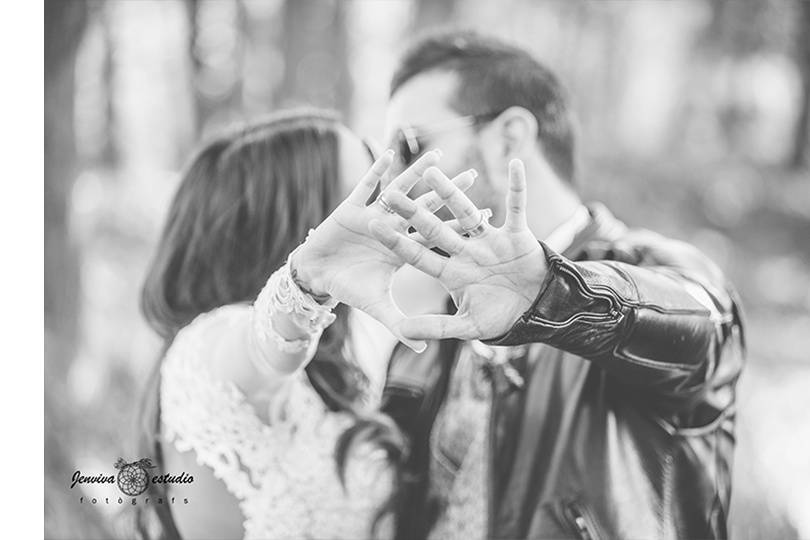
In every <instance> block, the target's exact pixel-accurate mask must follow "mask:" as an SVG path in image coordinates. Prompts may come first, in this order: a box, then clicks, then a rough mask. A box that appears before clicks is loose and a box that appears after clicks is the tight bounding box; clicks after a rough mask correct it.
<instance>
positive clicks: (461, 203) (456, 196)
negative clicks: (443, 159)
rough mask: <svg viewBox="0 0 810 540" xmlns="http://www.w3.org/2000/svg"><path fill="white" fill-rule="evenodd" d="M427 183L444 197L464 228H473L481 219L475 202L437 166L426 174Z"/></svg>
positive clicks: (443, 199) (445, 203) (444, 200)
mask: <svg viewBox="0 0 810 540" xmlns="http://www.w3.org/2000/svg"><path fill="white" fill-rule="evenodd" d="M424 178H425V182H426V183H427V185H428V186H429V187H430V188H432V189H433V191H435V192H436V194H437V195H439V197H440V198H441V199H442V201H443V202H444V205H445V206H447V208H449V209H450V211H451V212H452V213H453V215H454V216H456V218H457V219H458V221H459V223H461V227H462V228H464V229H471V228H473V227H475V226H476V225H478V223H479V222H480V221H481V212H480V211H479V210H478V208H476V206H475V204H473V202H472V201H471V200H470V199H469V198H468V197H467V196H466V195H465V194H464V192H462V191H461V190H460V189H458V188H457V187H456V186H455V185H454V184H453V182H451V181H450V179H449V178H447V176H445V174H444V173H443V172H442V171H440V170H439V169H437V168H436V167H430V168H429V169H428V170H427V171H425V174H424Z"/></svg>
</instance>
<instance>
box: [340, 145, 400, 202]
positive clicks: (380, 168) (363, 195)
mask: <svg viewBox="0 0 810 540" xmlns="http://www.w3.org/2000/svg"><path fill="white" fill-rule="evenodd" d="M393 161H394V151H393V150H390V149H389V150H386V151H385V152H384V153H383V155H381V156H380V157H379V159H377V161H375V162H374V163H373V164H372V165H371V168H370V169H369V170H368V172H366V174H364V175H363V177H362V178H361V179H360V182H358V183H357V185H356V186H355V187H354V189H353V190H352V192H351V193H350V194H349V197H348V200H349V201H351V202H353V203H354V204H359V205H362V204H365V202H366V201H367V200H368V198H369V197H371V194H372V193H373V192H374V188H375V187H377V182H379V181H380V178H382V176H383V175H384V174H385V172H386V171H387V170H388V168H389V167H391V163H393Z"/></svg>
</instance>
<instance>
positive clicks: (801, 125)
mask: <svg viewBox="0 0 810 540" xmlns="http://www.w3.org/2000/svg"><path fill="white" fill-rule="evenodd" d="M798 10H799V20H800V22H799V25H798V27H799V30H798V31H797V32H796V41H797V44H796V45H797V47H796V67H797V68H798V69H799V73H800V74H801V79H802V95H801V98H802V103H801V107H800V112H799V116H798V118H797V121H796V132H795V135H794V139H793V152H792V155H791V166H793V167H795V168H799V167H802V166H804V165H807V164H808V160H810V157H808V154H810V2H807V1H805V2H799V3H798Z"/></svg>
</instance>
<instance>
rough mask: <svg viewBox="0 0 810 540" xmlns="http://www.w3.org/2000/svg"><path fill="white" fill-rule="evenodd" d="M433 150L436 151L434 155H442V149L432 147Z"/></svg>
mask: <svg viewBox="0 0 810 540" xmlns="http://www.w3.org/2000/svg"><path fill="white" fill-rule="evenodd" d="M433 152H435V153H436V156H438V157H442V156H443V155H444V152H442V151H441V150H440V149H438V148H434V149H433Z"/></svg>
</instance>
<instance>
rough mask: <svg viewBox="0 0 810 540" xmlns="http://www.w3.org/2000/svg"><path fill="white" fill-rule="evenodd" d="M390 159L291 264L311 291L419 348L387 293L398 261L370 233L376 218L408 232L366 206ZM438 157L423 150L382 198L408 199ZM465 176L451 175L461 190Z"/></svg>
mask: <svg viewBox="0 0 810 540" xmlns="http://www.w3.org/2000/svg"><path fill="white" fill-rule="evenodd" d="M392 157H393V153H392V152H391V151H389V152H386V153H385V154H384V155H383V156H382V157H381V158H380V159H378V160H377V161H376V162H375V163H374V165H372V167H371V169H370V170H369V171H368V173H366V175H365V176H364V177H363V178H362V179H361V181H360V182H359V184H358V185H357V186H356V187H355V189H354V190H353V191H352V193H351V194H350V195H349V197H348V198H347V199H346V200H345V201H343V202H342V203H341V204H340V206H338V207H337V208H336V209H335V210H334V211H333V212H332V213H331V214H330V215H329V216H328V217H327V218H326V219H325V220H324V221H323V223H321V224H320V225H319V226H318V227H317V228H316V229H315V230H314V231H313V232H312V234H311V235H310V236H309V237H308V238H307V240H306V242H305V243H304V244H303V245H302V247H301V248H300V250H299V251H298V252H297V253H295V255H294V257H293V260H292V264H293V268H294V269H295V270H296V272H297V273H298V275H299V278H300V281H301V282H302V284H303V285H305V286H306V288H308V289H309V290H310V291H312V292H313V293H315V294H328V295H330V296H331V297H332V298H334V299H336V300H338V301H339V302H343V303H345V304H348V305H350V306H352V307H355V308H358V309H361V310H363V311H365V312H366V313H368V314H369V315H371V316H372V317H374V318H375V319H377V320H378V321H380V322H381V323H383V324H384V325H385V326H386V327H387V328H388V329H389V330H391V332H393V333H394V335H395V336H397V337H398V338H399V339H401V340H402V341H403V342H404V343H406V344H407V345H409V346H411V347H412V348H414V349H417V350H420V349H423V348H424V344H423V343H419V342H418V341H415V340H410V339H408V338H406V337H404V336H403V335H402V334H401V332H400V329H399V327H400V325H401V323H402V322H403V321H404V320H405V318H406V317H405V315H404V314H403V313H402V311H401V310H400V309H399V308H398V307H397V305H396V304H395V303H394V301H393V299H392V297H391V292H390V288H391V281H392V279H393V275H394V272H396V270H397V269H399V268H400V267H401V266H402V265H403V263H402V261H401V260H400V258H399V257H397V256H396V255H395V254H393V253H391V252H390V251H389V250H387V249H385V247H384V246H382V245H380V243H379V242H378V241H377V240H376V239H375V238H374V237H373V236H372V235H371V233H370V231H369V222H371V221H372V220H377V221H380V222H382V223H385V224H386V226H388V227H390V228H391V229H392V230H395V231H398V232H401V233H405V232H407V227H408V224H407V222H406V221H405V220H404V219H403V218H401V217H400V216H398V215H397V214H393V213H388V212H386V211H385V210H384V208H383V207H382V206H381V205H380V204H379V203H375V204H370V205H366V202H367V201H368V199H369V197H370V196H371V195H372V193H373V192H374V189H375V188H376V186H377V184H378V183H380V182H382V179H383V177H384V175H385V173H386V172H387V171H388V169H389V167H390V165H391V162H392ZM439 157H440V153H438V152H436V151H432V152H428V153H426V154H425V155H424V156H422V157H421V158H420V159H419V160H417V161H416V162H415V163H414V164H413V165H412V166H411V167H409V168H408V169H407V170H406V171H405V172H403V173H402V174H400V175H399V176H397V177H396V178H394V179H393V180H392V181H391V182H390V183H389V184H388V185H386V186H384V188H385V189H384V190H383V193H384V194H385V196H386V197H389V196H390V195H391V194H393V193H396V194H398V195H399V196H401V197H404V198H406V199H407V196H406V194H407V193H408V192H409V191H410V190H411V188H413V186H414V185H415V184H416V183H417V182H418V181H419V180H420V179H421V178H422V175H423V174H424V172H425V170H427V169H428V168H429V167H430V166H431V165H433V164H435V163H436V162H437V161H438V159H439ZM467 176H468V178H465V177H462V176H459V177H457V178H456V179H455V181H456V185H457V186H458V187H459V188H460V189H466V188H468V187H469V186H470V185H471V184H472V180H473V178H472V176H470V175H467ZM408 200H410V199H408ZM412 202H414V201H412ZM414 204H416V205H417V206H419V207H420V208H422V209H423V210H425V211H431V210H432V211H435V210H436V209H437V208H438V207H440V206H441V202H440V201H439V199H438V197H437V196H436V195H434V194H427V195H423V196H422V197H420V198H419V199H417V200H416V201H415V202H414Z"/></svg>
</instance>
